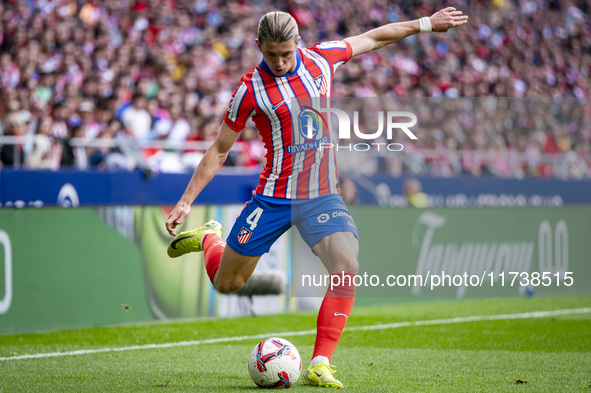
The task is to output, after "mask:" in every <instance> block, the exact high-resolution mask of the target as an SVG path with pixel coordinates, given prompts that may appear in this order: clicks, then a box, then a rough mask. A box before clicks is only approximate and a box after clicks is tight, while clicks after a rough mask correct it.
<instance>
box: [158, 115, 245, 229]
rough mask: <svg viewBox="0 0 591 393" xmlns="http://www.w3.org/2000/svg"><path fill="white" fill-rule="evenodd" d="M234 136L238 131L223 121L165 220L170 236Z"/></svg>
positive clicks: (232, 142) (218, 165) (219, 162)
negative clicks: (214, 138)
mask: <svg viewBox="0 0 591 393" xmlns="http://www.w3.org/2000/svg"><path fill="white" fill-rule="evenodd" d="M236 138H238V132H236V131H234V130H232V129H231V128H230V127H229V126H228V125H227V124H226V122H223V123H222V127H221V129H220V133H219V135H218V137H217V138H216V140H215V141H214V142H213V144H212V145H211V146H210V147H209V149H207V151H206V152H205V155H204V156H203V159H201V162H199V165H197V168H196V169H195V172H194V173H193V177H191V181H190V182H189V185H188V186H187V189H186V190H185V192H184V194H183V196H182V197H181V199H180V200H179V201H178V203H177V204H176V206H175V207H174V209H173V210H172V212H171V213H170V215H169V216H168V220H166V229H167V230H168V233H170V234H171V235H172V236H176V233H175V232H174V228H176V227H177V225H180V224H181V223H182V222H183V220H184V219H185V218H186V217H187V216H188V215H189V213H190V212H191V204H192V203H193V201H194V200H195V198H197V196H198V195H199V193H201V191H202V190H203V189H204V188H205V186H206V185H207V184H208V183H209V182H210V181H211V179H213V177H214V176H215V174H216V172H217V171H218V170H219V169H220V168H221V167H222V165H223V164H224V162H225V161H226V158H227V157H228V152H229V151H230V149H231V148H232V146H233V145H234V142H236Z"/></svg>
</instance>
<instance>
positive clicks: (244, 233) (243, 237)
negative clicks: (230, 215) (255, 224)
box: [238, 227, 252, 244]
mask: <svg viewBox="0 0 591 393" xmlns="http://www.w3.org/2000/svg"><path fill="white" fill-rule="evenodd" d="M250 235H252V231H249V230H248V229H246V228H245V227H242V229H241V230H240V232H238V243H240V244H244V243H246V242H247V241H248V239H250Z"/></svg>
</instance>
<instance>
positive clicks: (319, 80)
mask: <svg viewBox="0 0 591 393" xmlns="http://www.w3.org/2000/svg"><path fill="white" fill-rule="evenodd" d="M314 83H315V84H316V88H317V89H318V92H319V93H320V95H322V96H325V95H326V88H327V87H328V86H327V82H326V78H325V77H324V75H320V76H318V77H316V78H314Z"/></svg>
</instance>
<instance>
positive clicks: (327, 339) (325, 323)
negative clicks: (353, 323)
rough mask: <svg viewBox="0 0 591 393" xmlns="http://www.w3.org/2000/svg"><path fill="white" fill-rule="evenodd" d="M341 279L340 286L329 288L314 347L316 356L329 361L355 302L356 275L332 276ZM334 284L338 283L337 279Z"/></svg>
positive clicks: (323, 303) (320, 314)
mask: <svg viewBox="0 0 591 393" xmlns="http://www.w3.org/2000/svg"><path fill="white" fill-rule="evenodd" d="M333 276H336V277H340V281H342V282H340V285H335V286H333V287H332V289H331V288H330V287H329V288H328V290H327V291H326V295H325V296H324V300H323V301H322V305H321V306H320V311H319V312H318V320H317V323H316V326H317V327H316V344H315V345H314V354H313V355H312V357H314V356H326V357H327V358H328V359H329V360H330V357H331V356H332V354H333V352H334V351H335V349H336V347H337V344H338V343H339V339H340V338H341V334H342V333H343V329H344V328H345V324H346V323H347V319H348V318H349V315H350V314H351V309H352V308H353V303H354V302H355V285H354V284H353V278H354V277H355V274H352V273H345V274H335V275H332V276H331V282H333V281H332V278H333ZM334 280H335V281H334V283H337V281H336V278H335V279H334Z"/></svg>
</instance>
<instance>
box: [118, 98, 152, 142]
mask: <svg viewBox="0 0 591 393" xmlns="http://www.w3.org/2000/svg"><path fill="white" fill-rule="evenodd" d="M147 105H148V101H147V99H146V97H145V96H144V95H143V94H141V93H136V94H134V95H133V98H132V99H131V106H130V107H129V108H127V109H126V110H125V111H124V112H123V115H122V116H121V119H122V120H123V126H124V127H125V129H126V132H127V134H128V135H133V137H134V138H135V140H138V141H143V140H147V139H149V138H150V129H151V128H152V118H151V117H150V114H149V113H148V111H147V110H146V106H147Z"/></svg>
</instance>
